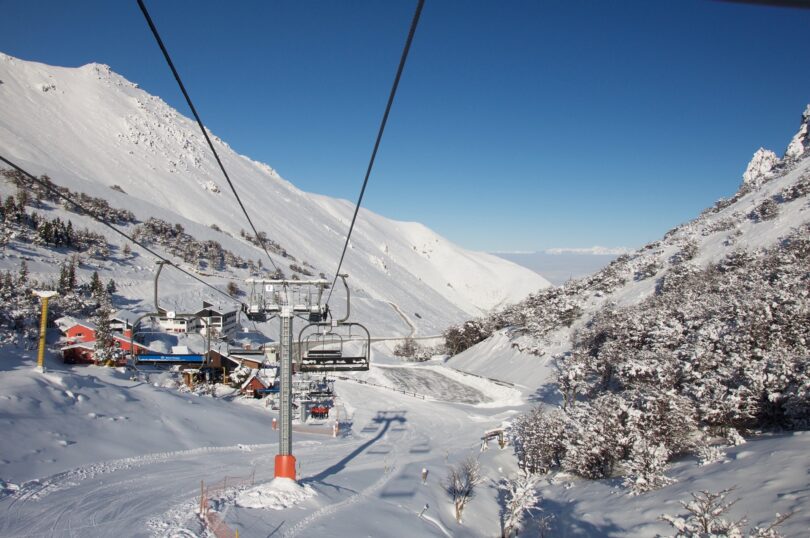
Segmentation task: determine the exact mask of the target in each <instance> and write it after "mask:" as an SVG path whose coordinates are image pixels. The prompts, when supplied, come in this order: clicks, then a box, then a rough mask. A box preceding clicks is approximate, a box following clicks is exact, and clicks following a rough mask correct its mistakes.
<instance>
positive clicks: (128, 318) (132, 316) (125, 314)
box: [110, 309, 141, 325]
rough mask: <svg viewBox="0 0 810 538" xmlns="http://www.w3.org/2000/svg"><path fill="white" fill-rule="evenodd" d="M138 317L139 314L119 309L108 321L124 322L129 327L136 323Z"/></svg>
mask: <svg viewBox="0 0 810 538" xmlns="http://www.w3.org/2000/svg"><path fill="white" fill-rule="evenodd" d="M139 317H141V314H137V313H135V312H130V311H129V310H124V309H121V310H119V311H118V312H116V313H115V314H113V315H112V316H111V318H110V319H113V320H117V321H125V322H126V323H127V324H129V325H133V324H134V323H135V322H136V321H138V318H139Z"/></svg>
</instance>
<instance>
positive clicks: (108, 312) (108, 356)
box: [93, 290, 121, 364]
mask: <svg viewBox="0 0 810 538" xmlns="http://www.w3.org/2000/svg"><path fill="white" fill-rule="evenodd" d="M101 293H102V294H103V293H104V290H102V292H101ZM112 313H113V312H112V307H111V305H110V303H109V300H108V299H107V297H106V295H104V297H103V299H102V302H101V304H100V306H99V308H98V309H97V310H96V315H95V317H94V318H93V322H94V323H95V324H96V341H95V344H94V347H93V354H94V357H95V360H96V362H97V363H98V364H114V363H115V361H116V360H118V359H119V358H120V356H121V353H120V350H119V349H118V348H117V347H116V346H115V339H114V338H113V333H112V328H111V327H110V321H111V320H110V318H111V316H112Z"/></svg>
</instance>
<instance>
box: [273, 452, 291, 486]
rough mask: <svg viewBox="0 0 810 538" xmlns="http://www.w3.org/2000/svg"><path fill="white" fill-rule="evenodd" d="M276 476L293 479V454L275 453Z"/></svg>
mask: <svg viewBox="0 0 810 538" xmlns="http://www.w3.org/2000/svg"><path fill="white" fill-rule="evenodd" d="M275 477H276V478H290V479H292V480H295V456H293V455H292V454H290V455H289V456H282V455H281V454H278V455H276V472H275Z"/></svg>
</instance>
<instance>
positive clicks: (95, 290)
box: [90, 271, 104, 299]
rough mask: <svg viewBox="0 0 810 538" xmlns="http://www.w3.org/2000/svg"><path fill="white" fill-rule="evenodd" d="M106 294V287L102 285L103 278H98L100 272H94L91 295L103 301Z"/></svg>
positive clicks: (91, 281) (91, 279)
mask: <svg viewBox="0 0 810 538" xmlns="http://www.w3.org/2000/svg"><path fill="white" fill-rule="evenodd" d="M103 292H104V285H103V284H102V283H101V278H100V277H99V276H98V271H93V276H92V277H90V293H91V294H92V295H93V297H95V298H96V299H101V295H102V293H103Z"/></svg>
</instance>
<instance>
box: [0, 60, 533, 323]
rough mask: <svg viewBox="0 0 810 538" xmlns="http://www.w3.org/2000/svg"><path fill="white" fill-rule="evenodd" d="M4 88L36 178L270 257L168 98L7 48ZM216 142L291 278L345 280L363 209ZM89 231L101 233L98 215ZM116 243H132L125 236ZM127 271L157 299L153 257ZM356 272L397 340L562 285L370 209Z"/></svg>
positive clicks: (137, 289) (13, 127) (365, 309)
mask: <svg viewBox="0 0 810 538" xmlns="http://www.w3.org/2000/svg"><path fill="white" fill-rule="evenodd" d="M0 81H2V84H0V102H2V104H3V106H2V114H0V154H2V155H4V156H6V157H7V158H9V159H10V160H12V161H14V162H17V163H18V164H20V165H22V166H23V167H24V168H26V169H27V170H29V171H30V172H32V173H34V174H36V175H40V174H47V175H49V176H50V177H51V179H52V180H53V181H54V182H55V183H56V184H57V185H61V186H66V187H68V188H70V189H71V190H72V191H74V192H83V193H87V194H89V195H92V196H97V197H101V198H104V199H107V200H109V202H110V204H111V205H112V206H114V207H120V208H127V209H129V210H131V211H133V212H134V213H135V216H136V217H137V218H138V219H139V220H141V221H145V220H146V219H147V218H148V217H150V216H157V217H159V218H162V219H163V220H166V221H168V222H170V223H180V224H181V225H182V226H183V227H184V228H185V229H186V231H187V232H188V233H189V234H191V235H192V236H194V237H196V238H198V239H200V240H206V239H212V240H216V241H218V242H220V243H222V245H223V247H224V248H226V249H229V250H231V251H233V252H235V253H236V254H238V255H240V256H243V257H245V258H246V259H256V260H258V259H261V258H263V257H264V254H263V253H262V252H261V251H260V249H258V248H257V247H255V246H254V245H251V244H250V243H249V242H248V241H246V240H245V239H243V238H241V237H240V231H241V230H243V229H244V230H248V231H249V226H248V224H247V222H246V221H245V218H244V216H243V215H242V214H241V211H240V210H239V208H238V205H237V202H236V200H235V199H234V197H233V195H232V194H231V192H230V189H229V187H228V185H227V183H226V182H225V180H224V178H223V176H222V174H221V172H220V170H219V169H218V167H217V165H216V162H215V160H214V158H213V155H212V154H211V152H210V150H209V148H208V147H207V145H206V144H205V141H204V139H203V137H202V135H201V133H200V132H199V128H198V127H197V125H196V123H194V122H193V121H192V120H190V119H189V118H186V117H184V116H182V115H181V114H179V113H178V112H177V111H176V110H174V109H173V108H171V107H169V106H168V105H167V104H166V103H165V102H163V101H162V100H161V99H160V98H158V97H155V96H153V95H149V94H148V93H146V92H144V91H143V90H141V89H139V88H138V86H137V84H134V83H132V82H129V81H127V80H126V79H124V78H123V77H121V76H120V75H118V74H116V73H115V72H113V71H112V70H111V69H110V68H109V67H108V66H105V65H99V64H89V65H85V66H83V67H80V68H63V67H52V66H48V65H44V64H40V63H34V62H27V61H23V60H20V59H16V58H13V57H11V56H8V55H5V54H2V53H0ZM212 139H213V141H214V144H215V146H216V147H217V151H218V152H219V155H220V157H221V159H222V161H223V163H224V165H225V168H226V169H227V170H228V172H229V174H230V176H231V178H232V179H233V181H234V184H235V186H236V189H237V192H239V193H240V196H241V198H242V200H243V202H244V203H245V206H246V207H247V210H248V212H249V213H250V215H251V218H252V219H253V220H254V223H255V225H256V228H257V229H258V230H259V231H264V232H266V233H267V237H268V238H269V239H270V240H272V241H274V242H275V243H276V244H278V245H280V247H281V249H283V250H284V251H286V253H287V254H288V255H290V256H291V257H284V256H283V255H282V254H280V253H279V254H275V253H274V254H273V259H274V261H275V263H276V264H277V265H278V266H279V268H281V270H282V271H284V272H285V274H286V275H287V276H289V275H290V273H291V272H292V271H293V269H291V268H290V265H291V264H292V263H293V262H291V260H292V259H293V258H294V259H295V260H296V261H295V265H298V266H299V267H300V266H301V264H302V262H306V264H308V265H309V266H311V267H312V268H311V269H310V270H311V271H312V272H313V273H314V274H316V275H317V274H318V273H326V275H327V276H331V274H330V273H331V272H333V271H334V270H335V267H336V265H337V260H338V258H339V256H340V251H341V248H342V246H343V242H344V240H345V234H346V232H347V230H348V225H349V222H350V219H351V215H352V211H353V209H354V206H353V204H352V203H350V202H348V201H345V200H337V199H333V198H329V197H326V196H320V195H315V194H310V193H305V192H303V191H301V190H299V189H297V188H296V187H295V186H294V185H293V184H292V183H290V182H288V181H285V180H284V179H282V178H281V177H280V176H279V175H278V174H277V173H276V172H275V171H274V170H273V169H272V168H270V167H269V166H267V165H266V164H263V163H259V162H256V161H253V160H251V159H249V158H248V157H245V156H242V155H238V154H237V153H235V152H234V151H233V150H232V149H231V148H230V147H229V146H228V145H227V144H226V143H225V142H224V141H222V140H221V139H219V138H217V137H216V136H212ZM113 187H114V188H113ZM6 192H9V191H6ZM70 218H71V219H72V220H77V219H79V218H78V217H76V215H71V217H70ZM79 220H81V219H79ZM82 225H83V226H89V227H91V228H92V227H93V226H94V225H93V224H92V223H90V222H89V221H88V222H82ZM212 225H216V226H217V227H218V230H217V229H213V228H212V227H211V226H212ZM220 230H221V231H220ZM99 231H103V228H99ZM107 235H108V237H110V236H109V234H108V233H107ZM110 240H111V241H117V242H118V243H117V244H119V245H120V246H123V240H119V239H118V238H113V237H110ZM281 249H279V250H281ZM263 261H264V262H265V265H266V266H267V265H269V264H267V260H266V258H265V259H264V260H263ZM306 264H305V265H304V266H305V267H306V266H307V265H306ZM124 265H125V266H123V267H122V266H121V265H120V264H118V265H114V264H113V265H109V264H107V266H106V269H107V271H108V272H109V275H108V276H112V275H115V277H116V281H117V282H121V281H123V283H124V286H123V287H122V289H121V293H123V294H124V295H127V296H128V297H129V298H131V299H136V300H145V299H148V298H149V296H150V290H151V284H150V279H151V275H150V274H149V273H150V272H151V270H152V267H151V266H152V262H151V261H149V260H147V259H141V260H140V261H138V262H137V264H134V265H133V264H129V265H127V264H124ZM136 265H137V267H136ZM101 269H104V267H102V268H101ZM33 270H34V271H35V272H36V271H37V270H38V269H37V268H36V267H34V268H33ZM39 270H41V271H47V268H46V267H39ZM343 271H344V272H347V273H349V274H350V283H351V285H352V291H353V297H356V298H357V300H356V301H354V302H353V305H352V307H353V311H354V313H356V314H357V317H358V318H361V319H365V320H372V325H374V326H375V328H376V329H377V330H378V331H387V332H388V333H394V334H395V333H400V334H402V333H405V334H407V332H408V330H409V327H408V325H407V324H406V320H403V319H402V317H403V316H405V317H407V318H409V319H408V320H407V321H409V323H410V324H412V325H413V326H415V327H416V330H417V332H421V333H435V332H437V331H439V330H441V329H442V328H443V327H444V326H445V325H446V324H448V323H450V322H453V321H457V320H459V319H462V318H464V317H468V316H470V315H479V314H481V313H483V312H485V311H487V310H490V309H492V308H495V307H498V306H501V305H504V304H507V303H510V302H514V301H516V300H519V299H520V298H522V297H524V296H526V295H527V294H528V293H530V292H532V291H536V290H538V289H540V288H543V287H546V286H548V282H547V281H546V280H545V279H543V278H542V277H540V276H539V275H537V274H536V273H534V272H532V271H530V270H527V269H525V268H522V267H520V266H517V265H515V264H513V263H510V262H508V261H505V260H502V259H500V258H498V257H496V256H492V255H489V254H485V253H478V252H470V251H467V250H464V249H462V248H460V247H458V246H457V245H454V244H452V243H451V242H449V241H447V240H446V239H444V238H442V237H440V236H439V235H437V234H436V233H434V232H433V231H431V230H430V229H428V228H426V227H425V226H423V225H421V224H418V223H410V222H397V221H392V220H390V219H386V218H384V217H382V216H380V215H376V214H374V213H373V212H371V211H368V210H365V209H361V212H360V215H359V217H358V221H357V225H356V228H355V231H354V233H353V235H352V241H351V245H350V250H349V252H348V253H347V256H346V260H345V263H344V266H343ZM246 276H248V275H247V273H246V272H239V271H236V272H233V273H230V274H217V275H214V276H213V277H212V278H213V280H214V282H215V283H216V284H223V282H224V281H223V280H222V277H228V278H230V279H231V280H236V281H238V280H239V279H241V278H245V277H246ZM161 278H164V277H161ZM166 278H169V279H171V278H173V277H166ZM217 279H219V282H217ZM175 284H176V285H175ZM223 285H224V284H223ZM165 288H166V292H165V293H166V296H165V300H166V301H168V302H169V303H172V302H182V301H183V300H184V299H183V298H182V297H180V296H179V294H178V292H182V294H184V296H185V297H188V296H189V290H188V286H187V285H186V283H183V281H182V278H180V277H178V279H177V280H175V281H172V284H170V285H169V286H166V287H165ZM341 292H342V290H339V289H338V290H336V294H339V293H341ZM199 293H204V292H199V291H198V294H199ZM173 294H174V296H173ZM194 300H195V301H197V298H196V297H195V299H194ZM390 303H393V304H395V305H397V306H398V307H399V309H400V311H401V312H397V311H396V310H394V309H393V308H392V306H391V304H390Z"/></svg>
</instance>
